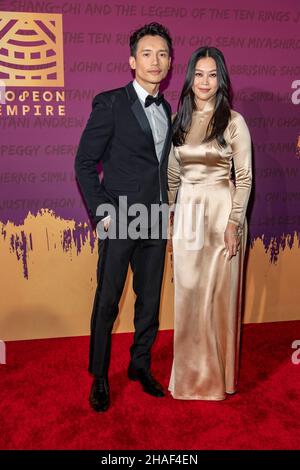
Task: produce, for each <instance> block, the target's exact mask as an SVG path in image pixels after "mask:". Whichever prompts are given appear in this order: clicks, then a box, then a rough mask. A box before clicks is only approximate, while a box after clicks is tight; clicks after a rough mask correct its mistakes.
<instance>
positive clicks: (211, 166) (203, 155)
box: [168, 102, 252, 400]
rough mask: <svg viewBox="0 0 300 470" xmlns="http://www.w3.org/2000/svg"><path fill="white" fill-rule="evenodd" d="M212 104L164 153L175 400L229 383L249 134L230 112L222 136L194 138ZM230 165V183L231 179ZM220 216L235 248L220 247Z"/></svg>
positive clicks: (215, 394) (233, 368)
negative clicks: (230, 228)
mask: <svg viewBox="0 0 300 470" xmlns="http://www.w3.org/2000/svg"><path fill="white" fill-rule="evenodd" d="M212 113H213V104H212V103H211V102H207V103H206V105H205V107H204V109H203V111H195V112H194V113H193V120H192V126H191V130H190V132H189V134H188V135H187V137H186V141H185V144H184V145H183V146H180V147H175V148H173V149H172V150H171V153H170V157H169V167H168V181H169V197H170V202H171V203H172V202H174V200H175V197H176V194H177V193H178V194H177V201H176V204H175V214H174V227H173V269H174V289H175V302H174V304H175V318H174V322H175V323H174V360H173V366H172V372H171V378H170V384H169V390H170V391H171V394H172V396H173V397H174V398H177V399H183V400H223V399H224V398H226V393H229V394H231V393H234V392H235V391H236V387H237V371H238V360H239V344H240V324H241V287H242V273H243V259H244V252H245V241H246V232H247V227H246V221H245V212H246V208H247V203H248V199H249V194H250V190H251V180H252V172H251V138H250V134H249V131H248V128H247V125H246V123H245V121H244V119H243V117H242V116H241V115H240V114H239V113H237V112H235V111H232V112H231V120H230V123H229V124H228V126H227V128H226V130H225V133H224V138H225V140H226V142H227V146H226V147H225V148H221V147H220V146H218V144H217V142H216V141H213V142H209V143H202V142H203V139H204V137H205V133H206V129H207V126H208V123H209V120H210V118H211V116H212ZM232 165H233V167H234V174H235V185H234V184H233V182H232V178H231V173H232ZM228 221H230V222H233V223H234V224H236V225H237V226H238V230H239V233H240V236H241V243H240V248H239V250H238V253H237V255H236V256H234V257H232V258H231V260H229V258H228V254H227V252H226V249H225V243H224V232H225V229H226V226H227V223H228Z"/></svg>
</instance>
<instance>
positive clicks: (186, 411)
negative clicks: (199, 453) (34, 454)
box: [0, 322, 300, 450]
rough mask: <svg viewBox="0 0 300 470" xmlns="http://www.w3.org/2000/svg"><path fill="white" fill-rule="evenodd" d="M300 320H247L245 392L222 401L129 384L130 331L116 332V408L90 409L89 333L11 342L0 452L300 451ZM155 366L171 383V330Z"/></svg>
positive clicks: (162, 338)
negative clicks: (296, 346) (182, 397)
mask: <svg viewBox="0 0 300 470" xmlns="http://www.w3.org/2000/svg"><path fill="white" fill-rule="evenodd" d="M295 339H300V322H283V323H268V324H260V325H254V324H252V325H246V326H244V333H243V341H242V361H241V372H240V382H239V392H238V393H237V394H236V395H233V396H231V397H229V398H228V399H227V400H226V401H223V402H203V401H195V402H194V401H178V400H173V399H172V398H171V397H170V396H169V395H168V397H166V398H163V399H157V398H152V397H151V396H148V395H146V394H145V393H143V392H142V390H141V388H140V385H139V384H137V383H133V382H129V381H128V379H127V378H126V367H127V364H128V360H129V353H128V349H129V346H130V343H131V334H119V335H115V336H114V338H113V351H112V363H111V373H110V386H111V398H112V406H111V408H110V410H109V411H108V412H107V413H105V414H97V413H95V412H93V411H92V410H90V408H89V404H88V394H89V389H90V384H91V377H90V376H89V375H88V373H87V372H86V368H87V358H88V343H89V339H88V338H87V337H79V338H60V339H51V340H35V341H18V342H8V343H7V364H6V365H0V374H1V392H0V394H1V395H0V397H1V401H0V428H1V434H0V448H1V449H111V450H113V449H122V450H124V449H161V450H164V449H174V450H175V449H187V450H188V449H300V433H299V426H300V364H299V365H295V364H293V363H292V361H291V355H292V353H293V351H294V350H293V349H292V348H291V344H292V342H293V341H294V340H295ZM153 358H154V360H153V371H154V373H155V375H156V376H157V378H158V379H159V380H160V381H161V382H162V383H163V384H164V385H165V386H167V384H168V380H169V373H170V367H171V361H172V332H171V331H164V332H160V333H159V336H158V339H157V342H156V345H155V349H154V353H153Z"/></svg>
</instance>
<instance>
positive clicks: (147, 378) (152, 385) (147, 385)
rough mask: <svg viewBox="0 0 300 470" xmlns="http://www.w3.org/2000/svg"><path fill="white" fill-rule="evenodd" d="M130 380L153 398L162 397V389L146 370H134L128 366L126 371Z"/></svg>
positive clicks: (163, 394)
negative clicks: (138, 383)
mask: <svg viewBox="0 0 300 470" xmlns="http://www.w3.org/2000/svg"><path fill="white" fill-rule="evenodd" d="M127 375H128V378H129V379H130V380H134V381H139V382H140V384H141V385H142V387H143V390H144V392H146V393H149V395H152V396H153V397H164V396H165V393H164V389H163V387H162V386H161V385H160V383H159V382H158V381H157V380H155V378H154V377H153V376H152V374H151V372H150V371H149V370H146V369H134V368H133V367H132V366H131V365H130V364H129V367H128V371H127Z"/></svg>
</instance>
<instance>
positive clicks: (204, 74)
mask: <svg viewBox="0 0 300 470" xmlns="http://www.w3.org/2000/svg"><path fill="white" fill-rule="evenodd" d="M192 90H193V92H194V94H195V100H196V105H197V108H199V109H201V108H203V106H204V104H205V102H206V101H208V100H209V99H210V98H212V97H213V96H215V95H216V93H217V90H218V80H217V65H216V62H215V60H214V59H212V58H211V57H203V58H202V59H199V60H198V62H197V63H196V67H195V77H194V84H193V87H192Z"/></svg>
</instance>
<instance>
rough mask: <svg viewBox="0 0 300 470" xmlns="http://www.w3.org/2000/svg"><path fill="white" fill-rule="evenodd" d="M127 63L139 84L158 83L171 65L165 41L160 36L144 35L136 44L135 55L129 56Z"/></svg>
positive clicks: (145, 85)
mask: <svg viewBox="0 0 300 470" xmlns="http://www.w3.org/2000/svg"><path fill="white" fill-rule="evenodd" d="M129 64H130V67H131V68H132V70H135V78H136V79H137V81H138V82H139V83H140V85H141V86H144V87H145V88H147V85H148V86H149V85H158V84H159V83H160V82H161V81H162V80H163V79H164V78H165V77H166V76H167V73H168V70H169V68H170V65H171V58H170V54H169V49H168V45H167V43H166V41H165V40H164V39H163V38H162V37H161V36H144V37H143V38H141V39H140V40H139V42H138V44H137V50H136V57H133V56H131V57H130V58H129Z"/></svg>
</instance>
